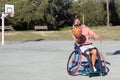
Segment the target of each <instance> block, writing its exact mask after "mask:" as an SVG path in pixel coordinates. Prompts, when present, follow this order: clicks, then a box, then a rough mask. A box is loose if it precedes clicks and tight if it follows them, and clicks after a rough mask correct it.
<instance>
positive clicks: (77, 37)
mask: <svg viewBox="0 0 120 80" xmlns="http://www.w3.org/2000/svg"><path fill="white" fill-rule="evenodd" d="M72 36H73V39H74V41H75V46H78V47H79V48H80V50H81V52H82V54H83V55H84V56H85V57H86V58H87V60H88V63H89V67H90V70H91V72H96V71H97V69H96V68H95V63H96V59H97V55H98V50H97V48H96V47H95V46H93V45H92V42H91V40H90V37H93V38H94V39H97V40H99V39H100V37H99V35H97V34H96V33H95V32H93V31H92V30H90V28H88V27H87V26H85V25H81V23H80V20H79V19H75V20H74V25H73V30H72ZM99 62H100V61H99ZM99 66H100V69H101V70H102V65H101V64H100V65H99Z"/></svg>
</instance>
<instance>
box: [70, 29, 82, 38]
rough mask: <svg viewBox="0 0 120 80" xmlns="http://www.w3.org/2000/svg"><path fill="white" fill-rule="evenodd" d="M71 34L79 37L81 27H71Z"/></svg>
mask: <svg viewBox="0 0 120 80" xmlns="http://www.w3.org/2000/svg"><path fill="white" fill-rule="evenodd" d="M72 34H73V35H74V36H75V37H80V36H81V35H82V29H81V27H73V29H72Z"/></svg>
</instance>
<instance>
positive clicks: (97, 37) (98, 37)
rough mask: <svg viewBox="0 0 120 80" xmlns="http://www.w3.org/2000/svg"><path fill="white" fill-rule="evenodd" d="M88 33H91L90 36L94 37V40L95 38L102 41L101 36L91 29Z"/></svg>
mask: <svg viewBox="0 0 120 80" xmlns="http://www.w3.org/2000/svg"><path fill="white" fill-rule="evenodd" d="M88 31H89V34H90V36H92V37H93V38H95V39H97V40H99V39H100V36H99V35H97V34H96V33H95V32H93V31H92V30H90V29H89V28H88Z"/></svg>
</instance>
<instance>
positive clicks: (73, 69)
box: [67, 50, 82, 76]
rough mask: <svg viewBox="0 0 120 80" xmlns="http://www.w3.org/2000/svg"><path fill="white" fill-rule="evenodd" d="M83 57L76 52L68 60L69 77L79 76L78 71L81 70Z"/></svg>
mask: <svg viewBox="0 0 120 80" xmlns="http://www.w3.org/2000/svg"><path fill="white" fill-rule="evenodd" d="M81 57H82V54H81V53H80V51H79V50H74V51H73V52H72V53H71V54H70V56H69V58H68V62H67V72H68V74H69V75H73V76H75V75H77V73H78V70H79V69H80V66H81Z"/></svg>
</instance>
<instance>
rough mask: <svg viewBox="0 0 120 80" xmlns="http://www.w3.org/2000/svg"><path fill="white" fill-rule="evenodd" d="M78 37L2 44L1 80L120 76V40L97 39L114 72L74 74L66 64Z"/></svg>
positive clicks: (109, 79) (105, 79) (103, 79)
mask: <svg viewBox="0 0 120 80" xmlns="http://www.w3.org/2000/svg"><path fill="white" fill-rule="evenodd" d="M73 43H74V41H64V40H63V41H28V42H17V43H5V45H0V80H88V79H89V80H93V79H94V80H119V79H120V69H119V68H120V62H119V61H120V41H102V43H100V42H99V41H93V45H95V46H96V47H97V48H98V49H99V50H100V51H102V53H103V55H104V56H105V58H106V61H108V62H110V63H111V65H108V67H109V69H110V72H109V73H108V75H106V76H98V77H92V78H89V77H87V76H81V75H79V76H70V75H68V73H67V70H66V68H67V67H66V66H67V60H68V57H69V55H70V53H71V52H72V51H73Z"/></svg>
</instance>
